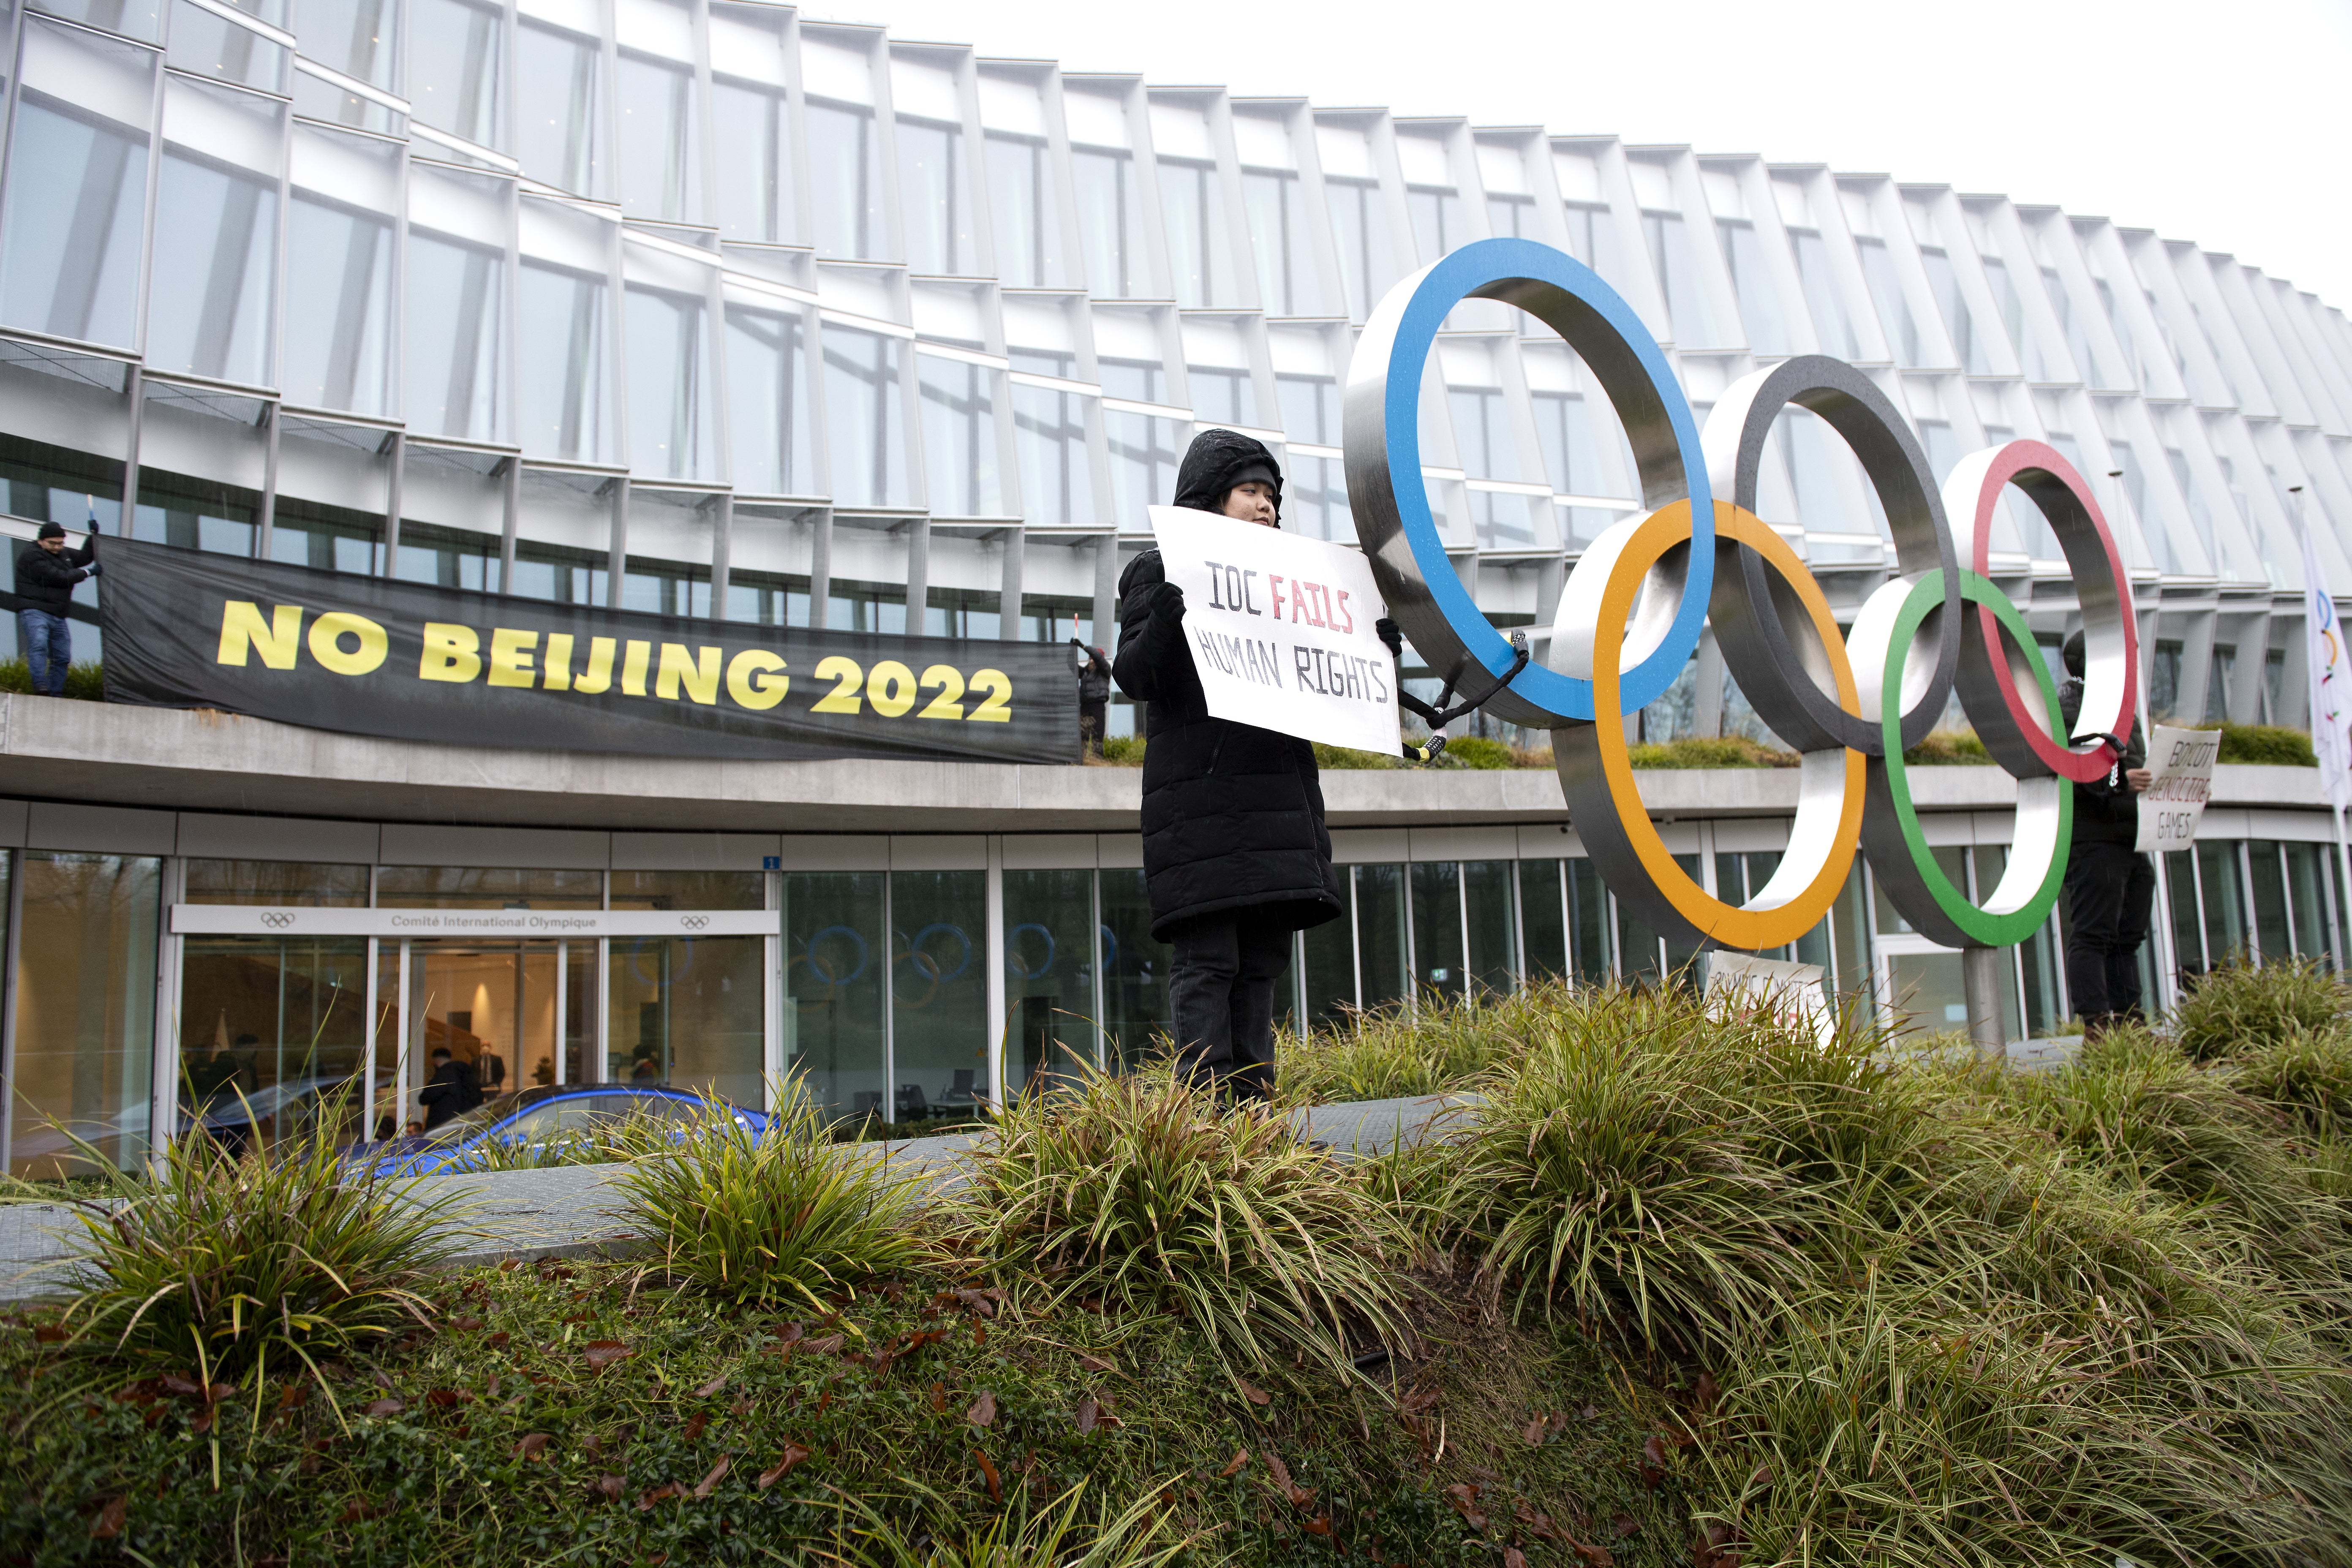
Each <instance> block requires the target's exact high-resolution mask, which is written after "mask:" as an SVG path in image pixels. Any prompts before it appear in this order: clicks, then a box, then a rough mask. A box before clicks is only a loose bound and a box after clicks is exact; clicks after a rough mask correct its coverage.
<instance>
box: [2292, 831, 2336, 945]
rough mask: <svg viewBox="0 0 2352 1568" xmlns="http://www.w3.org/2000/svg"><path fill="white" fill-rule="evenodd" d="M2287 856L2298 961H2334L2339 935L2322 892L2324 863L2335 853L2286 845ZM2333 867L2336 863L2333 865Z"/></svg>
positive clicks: (2323, 847) (2323, 848) (2324, 848)
mask: <svg viewBox="0 0 2352 1568" xmlns="http://www.w3.org/2000/svg"><path fill="white" fill-rule="evenodd" d="M2280 848H2281V849H2283V850H2284V851H2285V854H2286V892H2287V903H2288V907H2289V910H2290V912H2291V913H2292V914H2293V916H2294V951H2295V956H2297V957H2298V958H2317V959H2322V960H2327V959H2334V958H2336V933H2335V929H2334V926H2333V925H2332V923H2331V922H2330V921H2329V920H2328V914H2327V896H2326V892H2325V891H2323V890H2322V885H2321V884H2322V878H2321V875H2320V862H2321V860H2322V858H2325V857H2327V856H2330V855H2333V854H2334V853H2335V851H2334V850H2333V849H2331V848H2330V847H2327V846H2326V845H2321V844H2283V845H2281V846H2280ZM2330 864H2331V865H2332V864H2333V863H2332V862H2330Z"/></svg>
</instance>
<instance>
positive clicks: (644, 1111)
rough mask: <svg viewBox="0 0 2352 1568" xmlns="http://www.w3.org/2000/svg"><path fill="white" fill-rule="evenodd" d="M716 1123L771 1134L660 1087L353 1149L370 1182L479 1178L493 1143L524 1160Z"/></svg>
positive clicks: (723, 1107) (586, 1091)
mask: <svg viewBox="0 0 2352 1568" xmlns="http://www.w3.org/2000/svg"><path fill="white" fill-rule="evenodd" d="M713 1116H726V1117H730V1118H732V1119H733V1121H734V1122H735V1124H736V1125H737V1126H738V1127H740V1128H743V1129H745V1130H746V1131H749V1132H751V1135H752V1136H754V1137H760V1136H762V1135H764V1134H765V1133H766V1131H767V1130H768V1119H767V1118H766V1117H765V1116H763V1115H761V1113H760V1112H759V1111H756V1110H744V1109H743V1108H742V1107H741V1106H739V1105H733V1104H730V1103H729V1102H728V1101H726V1100H720V1099H719V1098H718V1097H716V1096H714V1095H703V1094H696V1093H694V1092H692V1091H691V1090H688V1089H671V1088H668V1087H667V1085H661V1084H618V1083H593V1084H577V1085H573V1086H572V1087H569V1088H564V1089H524V1090H523V1091H522V1092H520V1094H513V1095H508V1096H504V1097H502V1098H500V1099H498V1100H488V1101H486V1102H484V1103H483V1104H481V1105H478V1106H476V1107H475V1108H474V1109H473V1110H468V1111H465V1112H463V1113H461V1114H459V1115H457V1116H453V1117H451V1118H450V1119H449V1120H448V1121H445V1122H443V1123H442V1124H441V1125H440V1126H438V1127H436V1128H434V1129H433V1130H432V1131H428V1132H425V1133H423V1134H421V1135H419V1136H416V1137H413V1138H394V1139H392V1140H390V1141H389V1142H382V1143H362V1144H358V1145H355V1146H354V1147H353V1148H352V1150H351V1151H350V1158H351V1161H352V1165H353V1167H354V1168H355V1169H356V1170H359V1171H362V1172H364V1173H367V1174H369V1175H373V1176H420V1175H426V1174H430V1173H435V1172H444V1171H449V1172H454V1171H474V1170H480V1169H483V1168H484V1167H486V1166H487V1165H488V1164H489V1163H491V1156H490V1154H489V1153H488V1149H489V1146H490V1145H491V1144H493V1143H497V1144H503V1145H505V1146H506V1148H507V1149H509V1150H513V1151H516V1152H521V1151H522V1150H525V1149H528V1148H530V1147H533V1146H541V1147H543V1146H545V1145H547V1144H551V1143H553V1142H558V1141H571V1140H574V1139H578V1140H586V1141H593V1140H594V1138H595V1137H596V1135H597V1134H598V1133H599V1132H600V1131H610V1130H613V1129H615V1128H617V1127H619V1126H621V1125H622V1124H624V1123H629V1122H635V1123H644V1122H646V1121H655V1122H674V1123H676V1124H677V1136H678V1137H680V1138H683V1137H684V1136H685V1135H686V1131H687V1129H688V1127H689V1126H691V1125H692V1124H694V1123H696V1122H698V1121H705V1120H707V1119H709V1118H710V1117H713Z"/></svg>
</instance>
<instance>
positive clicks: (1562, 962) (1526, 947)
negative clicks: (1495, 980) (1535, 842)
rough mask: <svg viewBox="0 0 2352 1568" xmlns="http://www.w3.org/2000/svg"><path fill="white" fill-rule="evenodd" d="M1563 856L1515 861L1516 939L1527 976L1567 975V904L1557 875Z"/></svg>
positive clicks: (1541, 977)
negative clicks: (1517, 891) (1517, 930)
mask: <svg viewBox="0 0 2352 1568" xmlns="http://www.w3.org/2000/svg"><path fill="white" fill-rule="evenodd" d="M1566 864H1567V862H1566V861H1563V860H1522V861H1520V862H1519V943H1520V949H1521V953H1522V957H1523V961H1524V962H1525V963H1526V964H1527V973H1528V979H1529V980H1539V979H1547V978H1554V977H1559V976H1564V975H1567V974H1568V973H1570V969H1569V963H1568V918H1567V917H1568V904H1567V900H1565V898H1563V897H1562V893H1563V891H1564V889H1563V888H1562V886H1561V883H1560V876H1561V871H1562V868H1564V867H1565V866H1566Z"/></svg>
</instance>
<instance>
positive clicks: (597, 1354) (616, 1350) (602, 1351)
mask: <svg viewBox="0 0 2352 1568" xmlns="http://www.w3.org/2000/svg"><path fill="white" fill-rule="evenodd" d="M583 1353H584V1354H585V1355H586V1356H587V1358H588V1369H589V1370H590V1371H591V1372H602V1371H604V1369H605V1368H606V1367H608V1366H611V1365H612V1364H613V1363H614V1362H618V1361H626V1360H627V1359H628V1358H629V1357H630V1355H631V1354H633V1353H634V1352H631V1351H630V1349H629V1347H628V1346H626V1345H625V1344H623V1343H622V1342H620V1341H618V1340H593V1341H591V1342H589V1344H588V1346H587V1348H586V1350H585V1351H584V1352H583Z"/></svg>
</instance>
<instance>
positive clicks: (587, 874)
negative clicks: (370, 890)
mask: <svg viewBox="0 0 2352 1568" xmlns="http://www.w3.org/2000/svg"><path fill="white" fill-rule="evenodd" d="M375 903H376V908H378V909H380V910H594V909H602V908H603V907H604V872H602V871H549V870H504V869H496V868H484V867H476V866H386V867H383V868H381V869H380V870H378V871H377V872H376V878H375Z"/></svg>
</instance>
